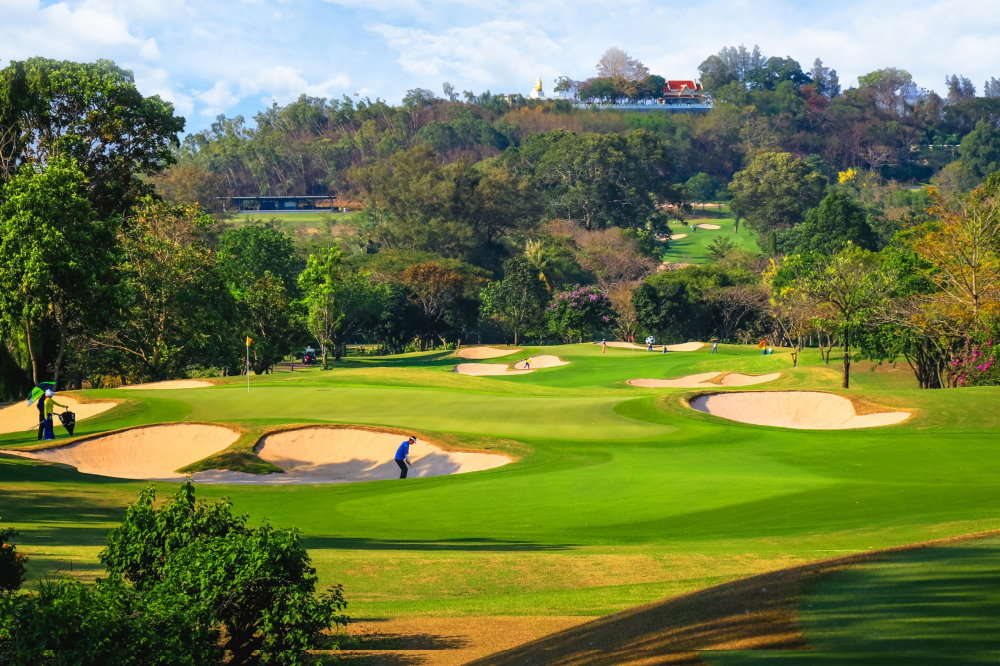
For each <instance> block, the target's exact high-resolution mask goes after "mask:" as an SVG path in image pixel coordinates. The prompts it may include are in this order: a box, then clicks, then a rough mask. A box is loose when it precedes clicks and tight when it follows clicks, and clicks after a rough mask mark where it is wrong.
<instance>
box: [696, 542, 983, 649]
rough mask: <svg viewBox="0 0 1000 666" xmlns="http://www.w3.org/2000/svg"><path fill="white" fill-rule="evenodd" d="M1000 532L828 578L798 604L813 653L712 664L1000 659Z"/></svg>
mask: <svg viewBox="0 0 1000 666" xmlns="http://www.w3.org/2000/svg"><path fill="white" fill-rule="evenodd" d="M998 561H1000V537H992V538H986V539H977V540H974V541H971V542H967V543H956V544H949V545H941V546H937V547H933V548H920V549H916V550H913V551H908V552H903V553H896V554H892V555H889V556H886V557H884V558H879V559H878V560H876V561H873V562H866V563H862V564H858V565H855V566H852V567H849V568H847V569H844V570H842V571H838V572H835V573H832V574H829V575H827V576H824V577H823V578H821V579H820V580H819V581H817V582H816V583H815V584H814V585H812V586H811V588H810V589H808V590H807V591H806V592H805V594H803V595H802V596H801V598H799V599H798V600H797V601H798V616H799V622H800V624H801V628H802V633H803V638H804V640H805V642H806V644H807V645H808V646H809V648H810V649H809V650H808V651H795V652H780V651H779V652H771V651H768V652H753V651H744V652H730V653H711V652H709V653H704V654H703V658H704V659H705V661H707V662H708V663H710V664H718V665H719V666H738V665H741V664H759V663H773V662H778V663H796V664H833V663H837V664H843V663H855V664H875V663H878V664H906V665H907V666H909V665H911V664H927V665H928V666H930V665H932V664H996V663H998V661H1000V641H998V640H997V636H998V635H1000V568H998V566H997V562H998Z"/></svg>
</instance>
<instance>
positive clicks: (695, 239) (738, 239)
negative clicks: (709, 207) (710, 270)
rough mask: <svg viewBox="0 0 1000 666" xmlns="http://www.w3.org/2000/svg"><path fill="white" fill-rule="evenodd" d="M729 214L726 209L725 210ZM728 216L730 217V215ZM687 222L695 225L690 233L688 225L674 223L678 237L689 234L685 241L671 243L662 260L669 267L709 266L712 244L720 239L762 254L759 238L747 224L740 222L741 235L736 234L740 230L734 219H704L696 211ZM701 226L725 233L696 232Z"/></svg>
mask: <svg viewBox="0 0 1000 666" xmlns="http://www.w3.org/2000/svg"><path fill="white" fill-rule="evenodd" d="M723 210H725V209H723ZM727 215H728V213H727ZM687 222H688V223H689V224H690V225H691V229H688V228H687V227H686V226H685V225H684V224H682V223H680V222H676V221H672V222H671V223H670V230H671V232H672V233H674V234H687V236H686V237H685V238H682V239H680V240H676V241H670V247H669V248H667V251H666V252H664V253H663V258H662V260H663V261H664V262H666V263H678V264H704V263H706V262H708V260H709V258H710V255H709V254H708V246H709V244H710V243H711V242H712V241H713V240H715V239H716V238H728V239H729V240H731V241H733V243H735V244H736V247H737V248H739V249H742V250H747V251H750V252H758V251H759V248H758V246H757V234H755V233H754V232H753V231H751V229H750V228H749V227H748V226H747V223H746V220H743V221H741V222H740V229H739V231H733V229H734V227H735V226H736V224H735V220H734V219H733V218H731V217H722V216H719V217H715V216H711V217H702V216H700V215H699V211H697V210H696V211H695V213H694V215H693V217H692V218H691V219H689V220H687ZM698 224H715V225H718V226H720V227H722V228H721V229H701V228H696V225H698Z"/></svg>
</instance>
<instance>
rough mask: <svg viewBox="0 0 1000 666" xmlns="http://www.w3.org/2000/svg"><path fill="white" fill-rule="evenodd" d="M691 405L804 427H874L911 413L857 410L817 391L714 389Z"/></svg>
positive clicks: (729, 415) (757, 420) (734, 418)
mask: <svg viewBox="0 0 1000 666" xmlns="http://www.w3.org/2000/svg"><path fill="white" fill-rule="evenodd" d="M691 406H692V407H694V408H695V409H697V410H698V411H700V412H705V413H706V414H712V415H714V416H719V417H721V418H724V419H729V420H730V421H740V422H742V423H752V424H753V425H766V426H778V427H779V428H797V429H804V430H846V429H849V428H874V427H877V426H887V425H893V424H896V423H902V422H903V421H905V420H906V419H908V418H909V417H910V413H909V412H879V413H876V414H858V413H857V412H856V411H855V410H854V403H852V402H851V401H850V400H848V399H847V398H845V397H843V396H839V395H834V394H832V393H820V392H818V391H754V392H746V393H739V392H736V393H714V394H709V395H700V396H698V397H696V398H694V399H692V400H691Z"/></svg>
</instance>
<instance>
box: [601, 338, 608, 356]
mask: <svg viewBox="0 0 1000 666" xmlns="http://www.w3.org/2000/svg"><path fill="white" fill-rule="evenodd" d="M607 351H608V341H607V340H601V353H602V354H604V353H605V352H607Z"/></svg>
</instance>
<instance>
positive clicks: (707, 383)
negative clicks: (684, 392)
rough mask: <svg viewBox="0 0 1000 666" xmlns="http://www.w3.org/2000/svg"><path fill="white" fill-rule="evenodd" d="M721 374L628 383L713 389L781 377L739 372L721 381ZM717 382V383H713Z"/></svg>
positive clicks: (730, 374)
mask: <svg viewBox="0 0 1000 666" xmlns="http://www.w3.org/2000/svg"><path fill="white" fill-rule="evenodd" d="M719 375H722V373H721V372H702V373H700V374H697V375H687V376H686V377H675V378H674V379H630V380H628V383H629V384H631V385H632V386H641V387H643V388H712V387H713V386H752V385H754V384H763V383H764V382H772V381H774V380H775V379H777V378H778V377H780V376H781V373H780V372H772V373H770V374H767V375H743V374H740V373H738V372H730V373H729V374H726V375H723V376H722V378H721V379H719ZM713 380H715V381H713Z"/></svg>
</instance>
